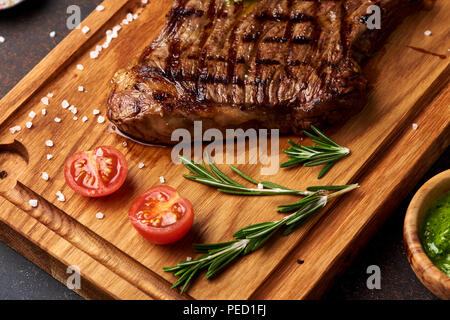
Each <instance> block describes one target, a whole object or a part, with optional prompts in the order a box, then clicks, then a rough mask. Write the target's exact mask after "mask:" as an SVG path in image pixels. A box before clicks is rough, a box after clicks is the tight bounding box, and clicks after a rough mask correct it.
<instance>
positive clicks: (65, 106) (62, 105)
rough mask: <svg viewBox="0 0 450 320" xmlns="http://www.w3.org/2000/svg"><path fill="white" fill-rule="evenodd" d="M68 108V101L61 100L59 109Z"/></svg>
mask: <svg viewBox="0 0 450 320" xmlns="http://www.w3.org/2000/svg"><path fill="white" fill-rule="evenodd" d="M69 106H70V103H69V101H67V100H63V102H61V107H62V108H63V109H67V108H68V107H69Z"/></svg>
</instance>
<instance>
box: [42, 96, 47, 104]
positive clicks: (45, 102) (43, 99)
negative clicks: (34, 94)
mask: <svg viewBox="0 0 450 320" xmlns="http://www.w3.org/2000/svg"><path fill="white" fill-rule="evenodd" d="M41 102H42V103H43V104H45V105H46V106H48V98H47V97H43V98H42V99H41Z"/></svg>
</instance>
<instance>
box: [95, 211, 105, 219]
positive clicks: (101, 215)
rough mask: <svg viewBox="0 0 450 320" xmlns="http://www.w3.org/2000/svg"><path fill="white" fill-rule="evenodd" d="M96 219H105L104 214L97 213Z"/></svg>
mask: <svg viewBox="0 0 450 320" xmlns="http://www.w3.org/2000/svg"><path fill="white" fill-rule="evenodd" d="M95 217H96V218H97V219H98V220H102V219H103V218H104V217H105V215H104V214H103V212H97V213H96V214H95Z"/></svg>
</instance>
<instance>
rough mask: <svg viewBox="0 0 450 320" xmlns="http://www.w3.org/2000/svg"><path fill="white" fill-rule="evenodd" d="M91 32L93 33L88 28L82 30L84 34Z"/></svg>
mask: <svg viewBox="0 0 450 320" xmlns="http://www.w3.org/2000/svg"><path fill="white" fill-rule="evenodd" d="M89 31H91V29H90V28H89V27H88V26H84V27H83V28H81V32H83V33H84V34H87V33H88V32H89Z"/></svg>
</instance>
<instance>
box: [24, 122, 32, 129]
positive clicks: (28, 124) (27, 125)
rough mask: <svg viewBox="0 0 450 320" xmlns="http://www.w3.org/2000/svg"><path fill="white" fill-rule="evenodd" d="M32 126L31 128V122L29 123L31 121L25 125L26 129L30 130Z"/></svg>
mask: <svg viewBox="0 0 450 320" xmlns="http://www.w3.org/2000/svg"><path fill="white" fill-rule="evenodd" d="M32 126H33V122H31V121H27V122H26V123H25V127H27V128H28V129H31V127H32Z"/></svg>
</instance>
